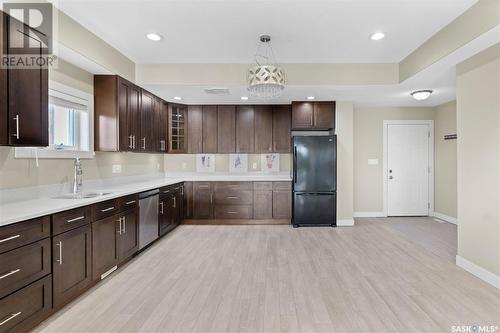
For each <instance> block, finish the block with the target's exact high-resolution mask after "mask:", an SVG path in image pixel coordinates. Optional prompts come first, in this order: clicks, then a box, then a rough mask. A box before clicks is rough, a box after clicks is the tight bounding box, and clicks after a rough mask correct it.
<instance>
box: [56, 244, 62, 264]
mask: <svg viewBox="0 0 500 333" xmlns="http://www.w3.org/2000/svg"><path fill="white" fill-rule="evenodd" d="M56 246H57V247H59V259H57V260H56V262H58V263H59V265H62V263H63V256H62V241H59V242H58V243H57V244H56Z"/></svg>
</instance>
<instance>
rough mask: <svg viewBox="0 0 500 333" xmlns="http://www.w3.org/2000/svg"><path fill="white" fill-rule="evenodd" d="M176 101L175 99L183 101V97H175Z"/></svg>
mask: <svg viewBox="0 0 500 333" xmlns="http://www.w3.org/2000/svg"><path fill="white" fill-rule="evenodd" d="M174 99H175V100H176V101H182V97H179V96H175V97H174Z"/></svg>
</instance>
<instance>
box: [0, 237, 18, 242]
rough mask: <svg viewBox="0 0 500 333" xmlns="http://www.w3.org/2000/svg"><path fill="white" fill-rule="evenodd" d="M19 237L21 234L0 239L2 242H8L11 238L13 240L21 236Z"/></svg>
mask: <svg viewBox="0 0 500 333" xmlns="http://www.w3.org/2000/svg"><path fill="white" fill-rule="evenodd" d="M19 237H21V235H14V236H10V237H7V238H4V239H0V243H3V242H8V241H10V240H13V239H16V238H19Z"/></svg>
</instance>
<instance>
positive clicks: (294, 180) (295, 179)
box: [293, 146, 297, 184]
mask: <svg viewBox="0 0 500 333" xmlns="http://www.w3.org/2000/svg"><path fill="white" fill-rule="evenodd" d="M293 182H294V184H297V147H296V146H294V147H293Z"/></svg>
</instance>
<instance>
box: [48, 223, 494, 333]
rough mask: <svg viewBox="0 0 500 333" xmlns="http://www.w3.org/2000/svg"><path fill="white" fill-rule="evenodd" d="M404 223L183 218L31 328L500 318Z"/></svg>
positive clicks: (325, 325)
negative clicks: (209, 222)
mask: <svg viewBox="0 0 500 333" xmlns="http://www.w3.org/2000/svg"><path fill="white" fill-rule="evenodd" d="M428 220H429V219H427V220H426V222H425V223H429V221H428ZM418 222H419V219H415V221H414V222H413V223H418ZM435 223H437V222H435ZM413 227H415V226H413ZM437 228H439V227H437ZM410 229H411V228H410V227H408V226H406V227H405V226H404V223H402V222H399V223H394V224H393V223H392V222H384V221H382V220H378V221H374V220H370V219H366V220H365V219H360V220H357V221H356V226H354V227H343V228H336V229H334V228H300V229H292V228H290V227H288V226H191V225H184V226H181V227H179V228H177V229H176V230H175V231H173V232H172V233H170V234H169V235H167V236H166V237H164V238H163V239H162V240H160V241H159V242H157V243H156V244H155V245H154V246H152V247H151V248H150V249H149V250H148V251H146V252H144V253H143V254H141V255H140V256H138V257H137V258H136V259H135V260H133V261H131V262H130V263H129V264H128V265H127V266H125V267H123V268H122V269H120V270H119V271H117V272H116V273H114V274H113V275H112V276H110V277H109V278H108V279H106V280H105V281H103V282H102V283H101V284H100V285H98V286H96V287H95V288H93V289H92V290H90V291H89V292H87V293H86V294H85V295H83V296H82V297H80V298H79V299H78V300H76V301H75V302H73V303H72V304H70V305H69V306H68V307H67V308H66V309H64V310H62V311H61V312H60V313H58V314H57V315H55V316H54V317H52V318H51V319H49V320H48V321H46V322H45V323H44V324H43V325H42V326H40V327H39V328H38V330H39V331H40V332H44V333H45V332H451V327H452V325H470V324H473V323H477V324H479V325H497V326H500V291H499V290H497V289H495V288H494V287H492V286H490V285H488V284H486V283H485V282H483V281H481V280H479V279H477V278H476V277H474V276H472V275H471V274H469V273H467V272H465V271H464V270H462V269H461V268H459V267H457V266H455V264H454V263H453V262H452V261H451V260H449V258H448V257H449V255H448V254H446V253H445V254H443V253H440V252H439V251H440V250H439V246H438V247H434V248H432V249H431V250H429V249H428V248H429V247H431V246H429V244H426V243H425V242H420V241H421V240H422V238H425V237H423V236H422V235H419V236H418V237H416V239H415V240H412V239H411V237H409V236H411V234H412V232H410V231H409V230H410ZM417 229H421V228H419V227H418V226H417ZM424 229H425V228H424ZM431 229H432V227H431ZM450 230H452V229H450ZM421 232H423V231H421ZM443 232H444V231H443ZM451 232H452V231H451ZM431 245H432V244H431ZM441 249H442V248H441Z"/></svg>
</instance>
